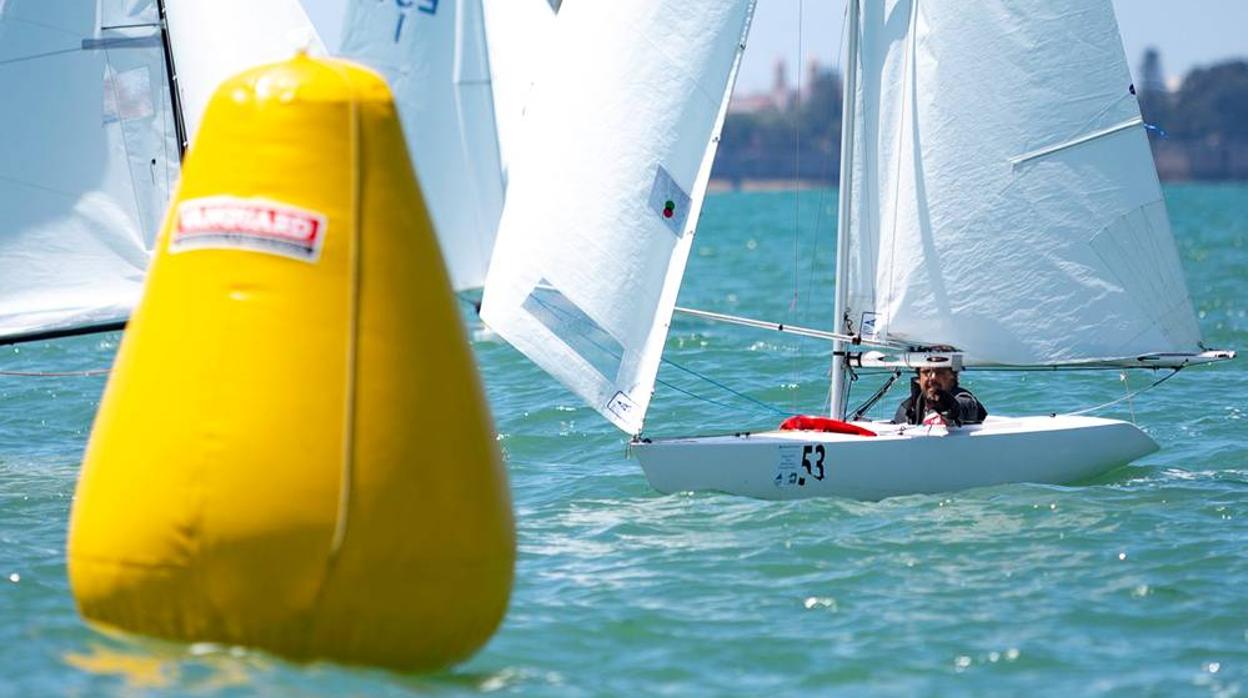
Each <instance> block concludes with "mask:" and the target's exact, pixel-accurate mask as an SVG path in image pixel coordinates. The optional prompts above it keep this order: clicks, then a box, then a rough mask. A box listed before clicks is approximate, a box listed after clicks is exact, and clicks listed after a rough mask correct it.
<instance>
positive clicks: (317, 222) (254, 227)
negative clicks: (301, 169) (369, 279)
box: [169, 196, 327, 262]
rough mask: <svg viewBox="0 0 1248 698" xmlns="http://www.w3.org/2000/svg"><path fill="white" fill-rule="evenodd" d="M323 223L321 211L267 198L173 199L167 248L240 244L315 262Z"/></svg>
mask: <svg viewBox="0 0 1248 698" xmlns="http://www.w3.org/2000/svg"><path fill="white" fill-rule="evenodd" d="M326 227H327V225H326V218H325V215H324V214H322V213H318V212H316V211H309V210H307V209H302V208H298V207H295V206H291V205H289V204H283V203H278V202H276V201H269V200H268V199H242V198H237V197H233V196H211V197H206V198H202V199H187V200H186V201H183V202H182V203H180V204H178V212H177V221H176V224H175V225H174V228H173V236H172V239H171V240H170V241H169V252H170V253H177V252H186V251H190V250H205V249H213V250H240V249H241V250H251V251H255V252H266V253H268V254H275V255H280V256H282V257H290V258H291V259H298V260H300V261H304V262H315V261H317V260H318V259H319V258H320V256H321V247H322V246H323V244H324V242H325V229H326Z"/></svg>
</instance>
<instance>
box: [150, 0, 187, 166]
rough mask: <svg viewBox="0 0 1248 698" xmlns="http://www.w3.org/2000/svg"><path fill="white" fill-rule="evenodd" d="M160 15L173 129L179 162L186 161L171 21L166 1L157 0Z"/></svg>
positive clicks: (185, 138)
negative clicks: (167, 13)
mask: <svg viewBox="0 0 1248 698" xmlns="http://www.w3.org/2000/svg"><path fill="white" fill-rule="evenodd" d="M156 8H157V10H158V11H159V14H160V41H161V44H162V45H163V46H164V52H165V79H166V80H167V81H168V82H169V104H170V106H171V107H172V108H173V127H174V129H175V131H176V132H177V136H178V162H181V161H182V160H184V159H186V146H187V145H188V143H187V136H186V121H185V119H183V118H182V94H181V92H180V91H179V90H178V70H177V67H176V66H175V65H174V63H173V43H172V42H171V41H170V40H169V21H168V20H167V19H165V0H156Z"/></svg>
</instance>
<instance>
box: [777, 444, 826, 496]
mask: <svg viewBox="0 0 1248 698" xmlns="http://www.w3.org/2000/svg"><path fill="white" fill-rule="evenodd" d="M776 453H777V458H776V474H775V476H773V477H772V478H771V482H772V484H773V485H775V486H776V487H778V488H788V487H805V486H806V485H808V484H810V483H811V482H812V481H814V480H822V479H823V478H824V477H826V476H827V469H826V467H825V466H824V462H823V461H824V459H825V458H826V457H827V449H826V448H825V447H824V445H823V444H801V445H797V444H794V445H792V446H779V447H777V448H776Z"/></svg>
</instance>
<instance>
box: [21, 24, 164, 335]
mask: <svg viewBox="0 0 1248 698" xmlns="http://www.w3.org/2000/svg"><path fill="white" fill-rule="evenodd" d="M168 84H169V82H168V79H167V77H166V74H165V63H164V53H163V48H162V40H161V34H160V30H159V18H158V16H157V11H156V7H155V3H154V2H152V1H150V0H148V1H143V0H128V1H126V0H101V1H100V2H47V1H46V0H9V1H8V2H0V94H2V95H4V99H3V104H4V106H3V108H0V153H3V155H2V156H0V211H2V212H3V216H2V218H0V338H7V339H12V338H16V337H19V336H22V335H31V334H39V333H44V332H51V331H62V330H73V329H77V328H85V327H94V326H98V325H108V324H112V323H117V322H121V321H124V320H126V319H127V318H128V317H129V314H130V311H131V309H132V308H133V306H134V304H135V303H136V302H137V300H138V297H139V293H140V291H141V289H142V284H143V274H144V271H145V269H146V267H147V263H148V260H149V258H150V254H151V249H152V245H153V240H154V238H155V236H156V232H157V230H158V228H159V226H160V221H161V217H162V215H163V210H164V204H165V201H166V199H167V198H168V195H169V191H170V189H171V188H172V186H173V184H174V181H175V180H176V178H177V174H178V147H177V138H176V135H175V134H176V128H175V125H174V119H173V114H172V109H171V106H170V100H169V94H168Z"/></svg>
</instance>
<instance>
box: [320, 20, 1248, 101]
mask: <svg viewBox="0 0 1248 698" xmlns="http://www.w3.org/2000/svg"><path fill="white" fill-rule="evenodd" d="M515 1H516V2H520V1H522V0H515ZM523 1H526V2H532V1H533V0H523ZM608 1H610V0H565V2H608ZM303 2H304V5H305V6H306V7H307V8H308V12H309V14H311V15H312V20H313V22H315V23H316V25H317V27H318V28H319V29H320V30H321V33H322V35H323V36H324V38H325V40H326V43H327V44H329V45H331V46H336V45H337V40H338V35H339V34H340V32H341V28H342V17H341V16H340V15H341V12H342V9H341V8H342V7H343V6H344V5H345V2H344V0H303ZM799 8H800V10H801V20H802V21H801V24H800V26H801V27H802V32H801V35H802V36H801V39H802V40H801V44H802V55H804V56H805V57H806V59H804V60H801V61H799V60H797V57H798V40H797V39H798V26H799V24H798V15H799ZM844 8H845V2H844V0H758V10H757V12H756V13H755V17H754V27H753V29H752V30H751V31H750V38H749V46H748V48H747V49H746V54H745V59H744V60H743V61H742V64H741V73H740V75H739V76H738V79H737V91H738V92H753V91H757V90H760V89H765V88H767V87H768V86H769V85H770V84H771V81H772V71H773V66H774V65H775V62H776V59H777V58H779V57H784V58H785V60H786V62H787V63H788V67H789V76H790V77H789V82H790V84H792V83H793V81H794V80H795V78H796V75H797V68H798V65H799V64H801V63H805V62H806V60H807V59H809V58H811V57H813V58H817V59H818V60H820V61H822V62H824V63H830V64H835V62H836V58H837V54H838V51H839V50H840V45H841V24H842V21H843V17H844ZM1114 8H1115V10H1116V11H1117V13H1118V24H1119V27H1120V28H1121V30H1122V39H1123V43H1124V45H1125V46H1126V50H1127V58H1128V59H1129V60H1130V63H1131V66H1132V68H1133V69H1138V67H1139V62H1140V55H1141V54H1142V53H1143V52H1144V49H1145V47H1147V46H1156V47H1157V48H1158V49H1160V50H1161V60H1162V68H1163V69H1164V70H1165V72H1166V76H1167V78H1168V79H1170V78H1178V77H1181V76H1182V75H1183V74H1184V73H1186V72H1187V71H1188V70H1189V69H1190V68H1192V67H1194V66H1198V65H1204V64H1208V63H1213V62H1216V61H1219V60H1222V59H1225V58H1231V57H1248V0H1114Z"/></svg>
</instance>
